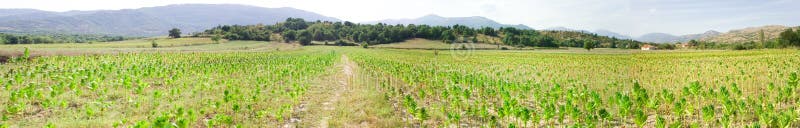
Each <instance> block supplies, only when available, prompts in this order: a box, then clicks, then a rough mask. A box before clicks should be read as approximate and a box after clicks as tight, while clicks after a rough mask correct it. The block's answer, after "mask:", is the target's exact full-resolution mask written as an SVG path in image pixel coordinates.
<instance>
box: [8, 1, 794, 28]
mask: <svg viewBox="0 0 800 128" xmlns="http://www.w3.org/2000/svg"><path fill="white" fill-rule="evenodd" d="M0 3H2V4H0V8H33V9H39V10H47V11H70V10H117V9H134V8H141V7H152V6H163V5H169V4H188V3H207V4H245V5H253V6H260V7H270V8H274V7H292V8H297V9H302V10H307V11H311V12H316V13H319V14H322V15H326V16H330V17H336V18H339V19H342V20H347V21H354V22H366V21H375V20H382V19H402V18H417V17H422V16H425V15H429V14H436V15H440V16H444V17H467V16H483V17H487V18H489V19H493V20H495V21H498V22H500V23H503V24H524V25H527V26H530V27H533V28H535V29H546V28H553V27H566V28H571V29H580V30H589V31H594V30H599V29H605V30H610V31H613V32H617V33H620V34H623V35H630V36H640V35H643V34H646V33H653V32H661V33H668V34H673V35H684V34H694V33H703V32H705V31H708V30H716V31H720V32H726V31H728V30H732V29H740V28H746V27H757V26H764V25H787V26H798V25H800V0H0Z"/></svg>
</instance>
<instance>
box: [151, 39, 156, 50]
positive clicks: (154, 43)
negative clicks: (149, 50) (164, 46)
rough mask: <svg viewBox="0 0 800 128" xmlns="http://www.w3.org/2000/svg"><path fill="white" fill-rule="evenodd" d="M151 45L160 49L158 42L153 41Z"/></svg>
mask: <svg viewBox="0 0 800 128" xmlns="http://www.w3.org/2000/svg"><path fill="white" fill-rule="evenodd" d="M151 45H153V48H157V47H158V43H156V40H153V42H152V43H151Z"/></svg>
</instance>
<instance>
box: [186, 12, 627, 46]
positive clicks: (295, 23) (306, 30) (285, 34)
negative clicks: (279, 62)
mask: <svg viewBox="0 0 800 128" xmlns="http://www.w3.org/2000/svg"><path fill="white" fill-rule="evenodd" d="M478 35H486V36H489V37H492V38H499V39H501V40H502V41H501V42H502V43H503V44H506V45H512V46H518V47H526V46H527V47H583V46H584V45H587V44H588V45H592V46H593V47H605V48H638V47H639V44H641V42H638V41H634V40H621V39H616V38H609V37H605V36H598V35H596V34H588V33H582V32H570V31H537V30H532V29H517V28H513V27H502V28H500V29H494V28H491V27H484V28H470V27H467V26H463V25H453V26H446V27H445V26H429V25H414V24H409V25H387V24H383V23H378V24H374V25H373V24H356V23H352V22H328V21H316V22H308V21H305V20H303V19H298V18H288V19H287V20H286V21H285V22H281V23H277V24H275V25H244V26H243V25H222V26H218V27H215V28H213V29H209V30H206V31H205V32H203V33H201V34H199V35H198V36H212V37H213V36H219V37H223V38H225V39H229V40H260V41H268V40H280V41H285V42H299V43H301V44H303V45H308V44H310V43H311V41H336V42H339V43H342V42H353V43H359V44H386V43H394V42H401V41H405V40H407V39H412V38H424V39H429V40H442V42H443V43H454V42H463V43H466V42H471V43H492V42H482V41H481V40H478V38H477V37H478Z"/></svg>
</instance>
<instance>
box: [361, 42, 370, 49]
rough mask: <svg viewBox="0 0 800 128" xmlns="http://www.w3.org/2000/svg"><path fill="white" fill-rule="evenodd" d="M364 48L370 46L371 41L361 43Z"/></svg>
mask: <svg viewBox="0 0 800 128" xmlns="http://www.w3.org/2000/svg"><path fill="white" fill-rule="evenodd" d="M361 47H362V48H369V43H361Z"/></svg>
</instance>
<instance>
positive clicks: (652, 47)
mask: <svg viewBox="0 0 800 128" xmlns="http://www.w3.org/2000/svg"><path fill="white" fill-rule="evenodd" d="M656 48H657V47H656V46H653V45H649V44H645V45H642V50H656Z"/></svg>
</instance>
